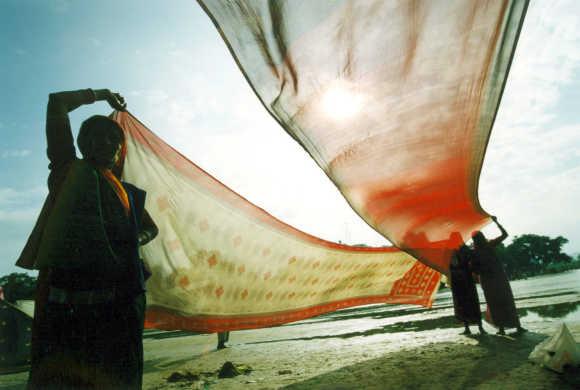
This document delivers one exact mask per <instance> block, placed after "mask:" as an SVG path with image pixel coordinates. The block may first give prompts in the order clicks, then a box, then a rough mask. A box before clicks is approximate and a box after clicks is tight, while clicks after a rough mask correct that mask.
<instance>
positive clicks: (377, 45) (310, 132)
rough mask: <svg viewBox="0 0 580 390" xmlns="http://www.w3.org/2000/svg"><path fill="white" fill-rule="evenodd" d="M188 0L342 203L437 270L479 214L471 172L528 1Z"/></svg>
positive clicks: (475, 170) (479, 158) (478, 222)
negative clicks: (212, 27)
mask: <svg viewBox="0 0 580 390" xmlns="http://www.w3.org/2000/svg"><path fill="white" fill-rule="evenodd" d="M198 2H199V3H200V5H201V6H202V7H203V8H204V9H205V11H206V12H207V14H208V15H209V16H210V18H211V19H212V20H213V22H214V24H215V25H216V27H217V29H218V30H219V32H220V34H221V35H222V37H223V38H224V40H225V42H226V44H227V45H228V47H229V49H230V51H231V53H232V55H233V56H234V57H235V59H236V61H237V63H238V65H239V67H240V69H241V70H242V72H243V73H244V75H245V77H246V79H247V81H248V82H249V83H250V85H251V86H252V88H253V89H254V91H255V93H256V94H257V96H258V97H259V98H260V100H261V101H262V103H263V104H264V106H265V107H266V109H267V110H268V111H269V112H270V113H271V114H272V116H273V117H274V118H275V119H276V120H277V121H278V122H279V123H280V125H281V126H282V127H283V128H284V129H285V130H286V131H287V132H288V134H289V135H291V136H292V137H293V138H294V139H295V140H296V142H298V143H300V144H301V145H302V146H303V147H304V149H305V150H306V151H307V152H308V153H309V154H310V155H311V156H312V158H313V159H314V160H315V161H316V162H317V163H318V165H319V166H320V167H321V168H322V169H323V170H324V172H325V173H326V174H327V175H328V176H329V178H330V179H331V180H332V181H333V182H334V183H335V184H336V186H337V187H338V189H339V190H340V191H341V192H342V194H343V195H344V197H345V198H346V199H347V201H348V202H349V203H350V205H351V206H352V207H353V209H354V210H355V211H356V212H357V213H358V214H359V215H360V216H361V217H362V218H363V219H364V220H365V221H366V222H367V223H368V224H369V225H370V226H372V227H373V228H374V229H376V230H377V231H378V232H380V233H381V234H383V235H384V236H385V237H387V238H388V239H389V240H391V241H392V242H393V243H395V245H397V246H398V247H399V248H402V249H403V250H405V251H406V252H408V253H410V254H412V255H413V256H415V257H416V258H418V259H419V260H421V261H422V262H423V263H424V264H427V265H429V266H430V267H433V268H435V269H437V270H439V271H440V272H443V273H447V272H448V267H449V261H450V254H451V251H450V248H456V247H457V246H458V245H459V244H460V243H461V239H460V240H454V239H452V237H453V236H458V237H459V238H463V239H466V238H468V237H469V236H470V233H471V232H472V231H474V230H478V229H480V228H481V227H482V226H484V225H485V224H487V223H488V221H489V219H488V215H487V214H486V213H485V212H484V211H483V209H482V208H481V206H480V205H479V201H478V198H477V185H478V181H479V174H480V170H481V166H482V163H483V158H484V154H485V149H486V147H487V142H488V139H489V136H490V132H491V128H492V125H493V121H494V119H495V115H496V112H497V108H498V105H499V101H500V98H501V93H502V91H503V87H504V83H505V81H506V78H507V73H508V70H509V66H510V63H511V58H512V55H513V52H514V49H515V44H516V41H517V37H518V34H519V31H520V28H521V24H522V22H523V18H524V14H525V11H526V8H527V1H523V0H485V1H475V0H455V1H449V0H423V1H422V0H414V1H412V0H388V1H387V0H376V1H373V0H360V1H356V0H344V1H340V0H337V1H327V0H292V1H284V0H280V1H263V0H211V1H205V0H198ZM454 233H459V235H457V234H454Z"/></svg>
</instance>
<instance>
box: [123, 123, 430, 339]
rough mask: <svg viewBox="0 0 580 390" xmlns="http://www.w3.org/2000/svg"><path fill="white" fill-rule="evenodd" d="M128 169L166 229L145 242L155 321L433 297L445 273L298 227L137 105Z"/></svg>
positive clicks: (153, 324)
mask: <svg viewBox="0 0 580 390" xmlns="http://www.w3.org/2000/svg"><path fill="white" fill-rule="evenodd" d="M114 117H115V119H116V120H117V121H118V122H119V123H120V124H121V127H122V128H123V130H124V131H125V134H126V140H127V148H126V150H127V154H126V156H125V160H124V167H123V176H124V177H123V178H124V180H126V181H127V182H130V183H132V184H135V185H137V186H139V187H140V188H143V189H145V190H146V191H147V205H146V207H147V210H148V212H149V213H150V214H151V216H152V217H153V219H154V220H155V222H156V224H157V225H158V227H159V236H158V237H157V238H156V239H155V240H153V241H152V242H151V243H149V244H148V245H146V246H144V247H143V248H142V256H143V258H144V260H145V262H146V264H147V266H148V268H149V269H150V270H151V272H152V273H153V276H151V278H150V279H149V281H148V282H147V290H148V291H147V294H148V295H147V302H148V305H149V306H148V310H147V315H146V324H145V325H146V327H149V328H159V329H184V330H195V331H203V332H217V331H225V330H235V329H250V328H261V327H265V326H270V325H276V324H282V323H287V322H292V321H297V320H300V319H304V318H308V317H313V316H316V315H318V314H322V313H325V312H330V311H334V310H338V309H341V308H345V307H349V306H356V305H364V304H371V303H379V302H387V303H412V304H420V305H424V306H429V305H430V304H431V302H432V300H433V296H434V294H435V292H436V291H437V287H438V284H439V278H440V274H439V273H438V272H436V271H435V270H433V269H431V268H429V267H427V266H425V265H424V264H422V263H420V262H418V261H416V260H415V259H414V258H413V257H411V256H410V255H408V254H407V253H405V252H402V251H400V250H398V249H396V248H392V247H388V248H366V247H349V246H344V245H339V244H336V243H332V242H328V241H324V240H321V239H318V238H316V237H313V236H310V235H308V234H306V233H303V232H301V231H298V230H296V229H294V228H292V227H291V226H288V225H286V224H284V223H282V222H280V221H279V220H277V219H275V218H274V217H272V216H270V215H269V214H268V213H266V212H265V211H264V210H262V209H260V208H258V207H256V206H254V205H253V204H251V203H250V202H248V201H247V200H245V199H244V198H242V197H241V196H239V195H237V194H236V193H234V192H233V191H231V190H230V189H228V188H227V187H225V186H224V185H223V184H221V183H220V182H218V181H217V180H216V179H214V178H212V177H211V176H210V175H208V174H207V173H205V172H204V171H203V170H201V169H200V168H199V167H197V166H196V165H195V164H193V163H192V162H190V161H189V160H187V159H186V158H185V157H183V156H182V155H181V154H179V153H178V152H177V151H175V150H174V149H172V148H171V147H169V146H168V145H167V144H165V143H164V142H163V141H162V140H161V139H160V138H158V137H157V136H156V135H155V134H153V133H152V132H151V131H150V130H148V129H147V128H146V127H145V126H144V125H143V124H142V123H140V122H139V121H138V120H137V119H136V118H134V117H133V116H131V115H130V114H129V113H127V112H121V113H116V114H115V116H114Z"/></svg>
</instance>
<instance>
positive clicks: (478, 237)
mask: <svg viewBox="0 0 580 390" xmlns="http://www.w3.org/2000/svg"><path fill="white" fill-rule="evenodd" d="M472 238H473V244H474V246H475V248H483V247H485V246H486V245H487V239H486V238H485V236H484V235H483V233H482V232H479V231H478V232H474V233H473V236H472Z"/></svg>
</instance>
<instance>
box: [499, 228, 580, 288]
mask: <svg viewBox="0 0 580 390" xmlns="http://www.w3.org/2000/svg"><path fill="white" fill-rule="evenodd" d="M567 242H568V239H566V238H565V237H562V236H558V237H556V238H551V237H548V236H539V235H536V234H523V235H521V236H515V238H514V239H513V241H512V242H511V243H510V244H509V245H507V246H506V245H503V244H500V245H499V246H498V247H496V254H497V256H498V259H499V260H500V261H501V262H502V264H503V266H504V268H505V270H506V272H507V274H508V277H509V278H510V279H512V280H513V279H522V278H527V277H530V276H536V275H543V274H553V273H558V272H564V271H568V270H571V269H577V268H580V255H577V256H576V258H575V259H574V258H573V257H572V256H570V255H568V254H566V253H564V252H562V247H563V246H564V245H565V244H566V243H567Z"/></svg>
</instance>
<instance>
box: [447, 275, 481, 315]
mask: <svg viewBox="0 0 580 390" xmlns="http://www.w3.org/2000/svg"><path fill="white" fill-rule="evenodd" d="M450 272H451V293H452V295H453V308H454V311H455V317H456V318H457V319H458V320H459V321H461V322H467V323H468V324H480V323H481V312H480V308H479V297H478V296H477V288H476V287H475V281H474V280H473V276H472V275H471V272H470V271H469V269H466V268H465V267H462V266H461V265H457V266H452V267H450Z"/></svg>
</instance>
